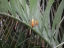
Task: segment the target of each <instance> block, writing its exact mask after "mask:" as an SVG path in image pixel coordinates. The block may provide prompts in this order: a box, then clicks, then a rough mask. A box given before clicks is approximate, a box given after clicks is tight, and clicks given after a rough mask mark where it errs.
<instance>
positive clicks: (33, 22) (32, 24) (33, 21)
mask: <svg viewBox="0 0 64 48" xmlns="http://www.w3.org/2000/svg"><path fill="white" fill-rule="evenodd" d="M31 26H32V27H34V26H35V20H34V19H32V21H31Z"/></svg>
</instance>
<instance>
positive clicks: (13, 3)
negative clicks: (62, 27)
mask: <svg viewBox="0 0 64 48" xmlns="http://www.w3.org/2000/svg"><path fill="white" fill-rule="evenodd" d="M53 3H54V0H49V1H48V3H47V7H46V9H45V12H44V14H43V15H42V14H41V12H40V9H39V8H38V0H29V5H27V3H26V0H10V1H8V0H0V14H4V15H6V16H9V17H12V18H14V19H16V20H18V21H20V22H21V23H23V24H24V25H26V26H28V27H29V28H30V29H32V30H33V31H34V32H36V33H37V34H38V35H39V36H40V37H41V38H42V39H43V40H44V41H45V42H46V43H47V44H48V45H49V46H50V47H55V46H56V45H58V44H59V42H58V40H57V36H58V33H59V32H58V30H59V23H60V21H61V16H62V12H63V9H64V0H62V1H61V3H60V5H59V7H58V9H57V12H56V14H55V17H54V20H53V25H52V29H49V26H50V18H49V14H50V10H51V6H52V4H53ZM9 13H11V15H8V14H9ZM32 19H36V20H38V26H34V27H31V25H30V23H31V20H32ZM55 27H56V29H55ZM55 31H56V33H55V35H53V34H54V32H55ZM53 36H54V38H53ZM18 37H19V39H18V44H19V45H20V44H21V43H22V41H23V40H24V39H25V38H24V39H23V38H21V37H24V36H23V35H22V34H20V35H19V36H18ZM54 39H55V40H54ZM20 42H21V43H20ZM23 43H24V42H23ZM52 45H53V46H52ZM6 46H8V45H6ZM35 48H37V46H35Z"/></svg>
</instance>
